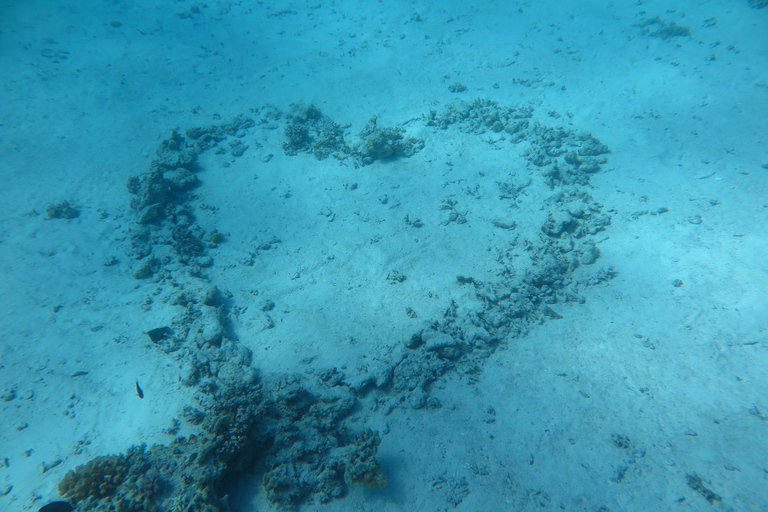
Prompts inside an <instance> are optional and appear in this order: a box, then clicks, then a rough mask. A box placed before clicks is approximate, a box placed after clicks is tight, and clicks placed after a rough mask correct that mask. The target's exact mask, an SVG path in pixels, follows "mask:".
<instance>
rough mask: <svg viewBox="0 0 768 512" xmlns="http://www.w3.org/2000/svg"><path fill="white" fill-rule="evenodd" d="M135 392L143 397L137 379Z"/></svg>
mask: <svg viewBox="0 0 768 512" xmlns="http://www.w3.org/2000/svg"><path fill="white" fill-rule="evenodd" d="M136 394H137V395H139V398H144V392H143V391H142V390H141V386H139V381H136ZM46 512H48V511H46Z"/></svg>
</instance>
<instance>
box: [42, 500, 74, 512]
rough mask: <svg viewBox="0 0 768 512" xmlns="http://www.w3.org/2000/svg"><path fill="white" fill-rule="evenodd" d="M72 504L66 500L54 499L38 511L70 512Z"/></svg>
mask: <svg viewBox="0 0 768 512" xmlns="http://www.w3.org/2000/svg"><path fill="white" fill-rule="evenodd" d="M71 510H72V505H70V504H69V503H67V502H66V501H54V502H53V503H49V504H47V505H45V506H44V507H42V508H41V509H40V510H39V511H38V512H70V511H71Z"/></svg>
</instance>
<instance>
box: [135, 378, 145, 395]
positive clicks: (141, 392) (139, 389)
mask: <svg viewBox="0 0 768 512" xmlns="http://www.w3.org/2000/svg"><path fill="white" fill-rule="evenodd" d="M136 394H137V395H139V398H144V392H143V391H142V390H141V386H139V381H136Z"/></svg>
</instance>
